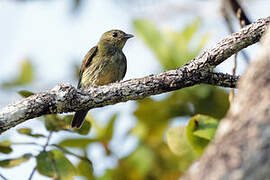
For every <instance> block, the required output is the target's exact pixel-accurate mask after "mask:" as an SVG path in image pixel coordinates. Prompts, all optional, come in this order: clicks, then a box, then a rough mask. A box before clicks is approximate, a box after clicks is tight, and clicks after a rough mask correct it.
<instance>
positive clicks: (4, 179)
mask: <svg viewBox="0 0 270 180" xmlns="http://www.w3.org/2000/svg"><path fill="white" fill-rule="evenodd" d="M0 177H1V178H2V179H3V180H8V179H7V178H6V177H5V176H3V175H2V174H0Z"/></svg>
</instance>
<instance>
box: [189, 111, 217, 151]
mask: <svg viewBox="0 0 270 180" xmlns="http://www.w3.org/2000/svg"><path fill="white" fill-rule="evenodd" d="M217 124H218V121H217V120H216V119H214V118H212V117H209V116H205V115H196V116H194V117H192V118H191V119H190V120H189V123H188V126H187V128H186V136H187V139H188V141H189V143H190V145H191V146H192V148H193V149H194V150H195V151H196V152H197V153H198V154H199V155H201V154H202V152H203V151H204V149H205V147H206V146H207V145H208V143H209V142H210V140H211V139H212V138H213V136H214V133H215V131H216V128H217ZM196 131H197V132H196ZM194 132H196V134H194ZM201 136H203V138H201Z"/></svg>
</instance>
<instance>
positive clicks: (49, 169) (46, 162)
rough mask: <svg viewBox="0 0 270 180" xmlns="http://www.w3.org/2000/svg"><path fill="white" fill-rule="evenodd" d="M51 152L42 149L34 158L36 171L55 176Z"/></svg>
mask: <svg viewBox="0 0 270 180" xmlns="http://www.w3.org/2000/svg"><path fill="white" fill-rule="evenodd" d="M53 156H54V155H53V153H52V152H50V151H49V152H46V151H42V152H40V153H39V155H38V156H37V158H36V161H37V171H38V172H39V173H40V174H42V175H45V176H48V177H52V178H56V177H57V174H56V167H55V162H54V158H53Z"/></svg>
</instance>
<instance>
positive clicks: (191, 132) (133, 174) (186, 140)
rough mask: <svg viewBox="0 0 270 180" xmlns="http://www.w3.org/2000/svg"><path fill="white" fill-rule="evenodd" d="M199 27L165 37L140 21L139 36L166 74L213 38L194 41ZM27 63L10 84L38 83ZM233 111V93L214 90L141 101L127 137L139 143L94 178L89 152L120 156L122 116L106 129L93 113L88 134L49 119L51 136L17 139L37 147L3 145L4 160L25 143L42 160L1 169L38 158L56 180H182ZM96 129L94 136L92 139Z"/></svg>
mask: <svg viewBox="0 0 270 180" xmlns="http://www.w3.org/2000/svg"><path fill="white" fill-rule="evenodd" d="M199 25H200V20H199V19H197V20H195V21H194V22H192V23H190V24H188V25H187V26H186V27H185V28H184V29H183V30H181V31H178V32H175V31H172V30H168V31H166V32H163V31H160V30H159V29H158V28H157V27H156V26H155V25H154V24H152V23H150V22H149V21H147V20H135V21H134V28H135V30H136V32H137V34H138V35H139V36H140V37H141V38H142V39H143V40H144V42H145V43H146V44H147V45H148V46H149V48H150V49H151V50H152V51H153V53H154V54H155V55H156V57H157V60H158V61H159V62H160V64H161V65H162V67H163V68H164V69H174V68H178V67H180V66H182V65H183V64H185V63H186V62H187V61H189V60H190V59H193V58H194V57H195V56H196V55H197V54H198V53H199V51H200V50H201V48H202V47H203V46H204V45H205V43H206V42H207V40H208V38H209V36H208V35H207V34H204V35H201V36H200V37H197V38H196V39H194V37H195V36H196V35H197V34H198V30H199ZM22 64H23V65H22V67H21V69H20V72H21V73H20V76H19V77H17V78H15V80H13V81H11V82H6V83H4V84H3V86H5V87H12V86H18V85H25V84H28V83H31V82H32V81H33V79H34V77H33V74H34V73H33V69H32V65H31V63H30V62H29V61H23V63H22ZM19 94H20V95H21V96H22V97H28V96H31V95H33V94H34V93H33V92H30V91H27V90H22V91H20V92H19ZM228 106H229V102H228V93H227V92H226V91H225V90H223V89H220V88H216V87H212V86H208V85H200V86H195V87H190V88H185V89H181V90H179V91H174V92H171V93H168V94H166V95H164V96H162V97H159V98H155V97H153V98H152V97H151V98H145V99H143V100H139V101H137V102H136V109H135V110H134V112H133V116H134V117H135V118H136V120H137V123H136V125H135V126H134V127H133V128H132V129H130V131H129V132H128V133H127V134H126V136H136V137H137V138H138V145H137V147H136V148H135V149H134V151H133V152H131V153H130V154H129V155H127V156H125V157H121V158H119V159H118V165H117V167H115V168H113V169H107V170H106V172H105V173H104V175H103V176H101V177H95V176H94V174H93V169H94V168H95V167H94V168H93V165H92V162H91V160H90V159H89V157H88V155H87V150H88V147H89V146H91V145H92V144H93V143H99V144H100V145H101V146H102V147H103V148H104V150H105V152H106V156H111V155H114V154H113V152H112V149H111V146H110V142H111V140H112V138H113V135H114V133H115V130H114V126H115V122H116V119H117V117H118V115H117V114H114V115H112V116H111V117H110V119H108V121H107V122H108V123H107V124H106V125H105V126H100V125H98V124H97V123H96V121H95V120H94V119H93V118H92V117H91V116H90V115H88V116H87V118H86V121H85V122H84V124H83V126H82V128H80V129H70V122H71V120H72V117H73V116H72V115H63V116H60V115H46V116H43V117H42V118H41V120H42V121H43V122H44V126H45V128H46V129H47V131H48V133H47V134H49V135H45V134H41V133H35V132H34V131H33V130H32V129H31V128H28V127H23V128H19V129H17V133H18V134H19V135H22V136H28V137H29V138H30V139H32V141H31V142H26V143H16V142H13V141H12V139H11V140H10V141H8V140H5V141H2V142H0V153H1V154H9V153H11V152H12V151H13V149H14V148H13V147H14V146H18V145H21V144H24V145H33V146H36V147H39V151H38V152H37V153H36V154H33V153H32V152H30V153H26V154H24V155H22V156H20V157H17V158H6V159H2V160H0V167H2V168H12V167H14V166H17V165H20V164H21V163H23V162H26V161H28V160H29V159H31V158H34V159H35V160H36V169H37V172H38V173H39V174H41V175H43V176H47V177H51V178H53V179H73V178H74V176H82V177H84V178H85V179H100V180H110V179H111V180H114V179H117V180H122V179H123V180H125V179H130V180H133V179H134V180H135V179H161V180H162V179H178V178H179V176H181V175H182V174H183V173H184V172H185V170H186V169H187V168H188V167H189V166H190V165H191V164H192V162H194V161H195V160H197V159H198V158H199V157H200V155H201V154H202V153H203V151H204V149H205V147H206V146H207V144H208V143H209V142H210V141H211V139H212V138H213V137H214V134H215V130H216V128H217V126H218V121H219V119H221V118H222V117H223V116H224V115H225V113H226V111H227V109H228ZM180 119H182V120H183V119H184V121H185V124H186V125H182V126H173V127H171V126H172V124H174V123H173V122H178V121H180ZM188 119H190V120H188ZM90 130H91V131H93V132H94V133H93V134H94V135H91V136H90V135H89V132H90ZM63 131H64V132H68V133H70V134H71V136H67V137H63V136H62V137H61V140H60V141H59V142H58V143H55V142H54V143H51V136H52V135H53V136H56V135H57V134H60V133H61V132H63ZM37 139H43V140H45V141H46V143H44V144H40V143H37V142H39V141H36V140H37ZM74 149H76V150H79V151H75V152H78V153H74V152H73V150H74ZM80 152H82V153H80ZM81 154H83V155H81ZM71 156H72V157H75V158H77V159H78V163H77V164H75V163H74V162H73V161H71V159H70V157H71ZM1 158H4V156H3V155H2V156H1Z"/></svg>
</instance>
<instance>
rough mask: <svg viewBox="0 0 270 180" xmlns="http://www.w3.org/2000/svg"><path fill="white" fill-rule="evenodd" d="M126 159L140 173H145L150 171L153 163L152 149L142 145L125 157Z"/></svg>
mask: <svg viewBox="0 0 270 180" xmlns="http://www.w3.org/2000/svg"><path fill="white" fill-rule="evenodd" d="M127 160H128V162H129V163H130V164H132V165H133V166H134V167H136V168H137V169H138V170H139V171H140V174H142V175H144V174H147V172H148V171H150V169H151V167H152V166H153V165H154V163H155V156H154V153H153V150H151V149H150V148H149V147H147V146H143V145H142V146H140V148H137V149H136V150H135V151H134V152H133V153H132V154H131V155H130V156H129V157H127Z"/></svg>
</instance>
